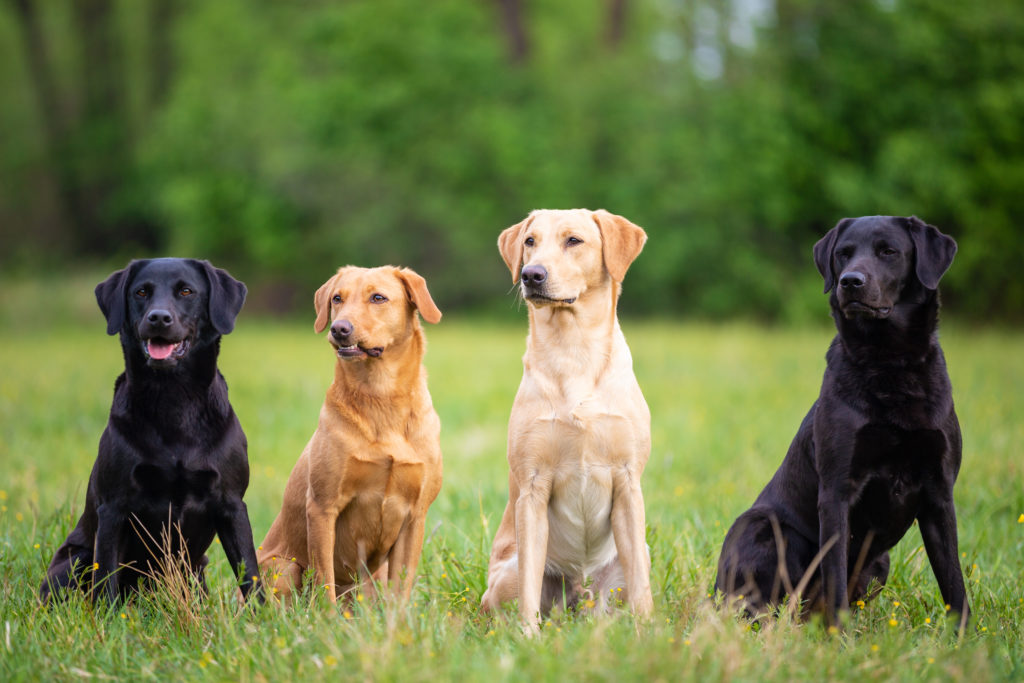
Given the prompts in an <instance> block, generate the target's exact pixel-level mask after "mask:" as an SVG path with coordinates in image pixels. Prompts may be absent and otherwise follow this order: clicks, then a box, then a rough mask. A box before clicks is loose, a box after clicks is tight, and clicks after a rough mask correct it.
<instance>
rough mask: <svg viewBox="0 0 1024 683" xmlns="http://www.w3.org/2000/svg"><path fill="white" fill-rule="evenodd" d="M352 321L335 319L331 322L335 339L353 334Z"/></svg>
mask: <svg viewBox="0 0 1024 683" xmlns="http://www.w3.org/2000/svg"><path fill="white" fill-rule="evenodd" d="M352 329H353V328H352V323H350V322H349V321H347V320H335V321H334V322H333V323H331V335H332V336H333V337H334V338H335V339H341V338H342V337H347V336H349V335H351V334H352Z"/></svg>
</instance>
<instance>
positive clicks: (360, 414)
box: [257, 266, 441, 602]
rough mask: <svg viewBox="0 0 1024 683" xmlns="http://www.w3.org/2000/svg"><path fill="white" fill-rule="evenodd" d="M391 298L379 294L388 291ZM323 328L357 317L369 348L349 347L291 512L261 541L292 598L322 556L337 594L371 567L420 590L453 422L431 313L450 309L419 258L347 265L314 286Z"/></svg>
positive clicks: (299, 469) (295, 485) (319, 579)
mask: <svg viewBox="0 0 1024 683" xmlns="http://www.w3.org/2000/svg"><path fill="white" fill-rule="evenodd" d="M381 296H382V297H383V298H384V299H386V301H379V297H381ZM314 305H315V308H316V313H317V319H316V323H315V325H314V328H315V329H316V331H317V332H318V333H319V332H322V331H323V330H324V329H325V328H327V327H329V323H333V322H335V321H342V320H347V321H349V322H350V323H351V324H352V327H353V333H352V339H353V340H354V341H355V343H356V344H358V346H359V347H360V348H363V349H381V353H380V356H379V357H370V356H360V357H356V358H343V357H342V356H341V353H340V352H339V351H338V346H339V343H338V342H337V340H335V339H333V338H332V336H331V334H330V333H328V335H327V336H328V340H329V341H331V343H332V348H333V349H334V350H335V352H336V354H337V355H338V359H337V361H336V365H335V370H334V381H333V383H332V384H331V386H330V388H329V389H328V390H327V397H326V399H325V400H324V404H323V407H322V408H321V410H320V422H319V425H318V427H317V429H316V431H315V432H314V433H313V436H312V438H311V439H310V441H309V444H308V445H307V446H306V448H305V450H304V451H303V452H302V455H301V456H300V457H299V460H298V462H297V463H296V465H295V468H294V469H293V470H292V473H291V475H290V476H289V478H288V483H287V485H286V487H285V491H284V503H283V505H282V508H281V512H280V514H278V516H277V519H275V520H274V523H273V524H272V525H271V527H270V530H269V531H268V532H267V537H266V539H264V541H263V544H262V545H261V546H260V548H259V550H258V553H257V555H258V559H259V563H260V568H261V569H262V571H263V573H264V575H265V576H267V577H268V578H269V579H270V580H271V581H272V585H273V587H274V589H276V590H275V591H274V593H275V594H276V595H277V596H279V597H281V598H283V599H285V600H287V599H288V598H289V597H290V596H291V593H292V591H294V590H295V589H296V588H298V586H299V584H300V581H301V580H302V575H303V572H304V571H305V570H306V569H307V568H308V567H312V568H313V570H314V574H315V577H316V584H317V585H318V586H319V587H322V588H323V589H324V590H326V593H327V596H328V598H329V599H330V600H331V601H332V602H334V601H336V599H337V597H338V596H339V595H343V594H345V593H347V592H350V591H351V590H353V589H354V588H356V587H357V586H360V585H361V584H362V585H363V586H364V587H365V589H366V590H368V591H372V584H369V583H365V580H366V579H367V578H369V577H371V576H372V577H373V578H375V579H378V580H384V579H386V580H387V581H388V582H389V583H390V584H391V585H392V586H396V587H397V590H398V592H399V594H400V595H401V596H402V597H403V598H406V599H407V598H408V597H409V594H410V592H411V591H412V586H413V581H414V579H415V575H416V567H417V565H418V563H419V559H420V553H421V550H422V547H423V535H424V525H425V521H426V515H427V507H428V506H429V505H430V504H431V503H432V502H433V501H434V499H435V498H436V497H437V494H438V491H439V490H440V488H441V447H440V430H441V423H440V420H439V419H438V416H437V413H436V412H435V411H434V407H433V404H432V402H431V399H430V393H429V392H428V391H427V374H426V370H425V369H424V368H423V365H422V361H423V353H424V350H425V341H424V338H423V332H422V330H421V328H420V323H419V318H418V317H417V315H416V312H417V310H419V313H420V314H421V315H422V316H423V318H424V320H426V321H428V322H432V323H436V322H438V321H439V320H440V319H441V312H440V311H439V310H438V309H437V306H436V305H435V304H434V302H433V300H432V299H431V297H430V293H429V292H428V291H427V287H426V283H425V282H424V280H423V278H422V277H420V276H419V275H417V274H416V273H414V272H413V271H411V270H408V269H399V268H393V267H391V266H385V267H382V268H373V269H366V268H355V267H352V266H348V267H345V268H341V269H340V270H339V271H338V273H337V274H336V275H335V276H334V277H332V278H331V279H330V280H328V281H327V282H326V283H324V285H323V286H322V287H320V289H319V290H318V291H317V293H316V295H315V297H314Z"/></svg>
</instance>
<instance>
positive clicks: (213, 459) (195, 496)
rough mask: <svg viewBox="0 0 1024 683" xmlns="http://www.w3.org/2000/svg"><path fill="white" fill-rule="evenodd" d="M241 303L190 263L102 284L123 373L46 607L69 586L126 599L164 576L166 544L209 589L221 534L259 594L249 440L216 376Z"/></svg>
mask: <svg viewBox="0 0 1024 683" xmlns="http://www.w3.org/2000/svg"><path fill="white" fill-rule="evenodd" d="M245 295H246V289H245V285H244V284H242V283H241V282H239V281H237V280H235V279H234V278H232V277H231V276H230V275H229V274H228V273H227V272H225V271H223V270H221V269H219V268H214V267H213V266H212V265H210V264H209V263H208V262H206V261H197V260H194V259H155V260H140V261H132V262H131V263H130V264H128V267H127V268H125V269H123V270H119V271H117V272H115V273H112V274H111V275H110V277H108V278H107V279H106V280H105V281H103V282H101V283H100V284H99V285H97V287H96V300H97V302H98V303H99V306H100V309H101V310H102V311H103V314H104V315H105V316H106V318H107V333H108V334H111V335H113V334H120V339H121V347H122V350H123V352H124V361H125V371H124V373H123V374H122V375H121V376H119V377H118V378H117V381H116V382H115V384H114V402H113V405H112V406H111V409H110V419H109V422H108V423H107V428H106V430H104V432H103V435H102V436H101V437H100V445H99V454H98V456H97V458H96V462H95V464H94V465H93V468H92V474H91V475H90V477H89V486H88V490H87V492H86V498H85V509H84V511H83V513H82V516H81V518H80V519H79V520H78V524H77V526H76V527H75V529H74V530H73V531H72V532H71V534H70V535H69V536H68V538H67V540H66V541H64V543H63V545H61V547H60V548H59V549H58V550H57V552H56V554H55V555H54V557H53V560H52V561H51V562H50V566H49V568H48V569H47V573H46V578H45V579H44V580H43V583H42V586H41V587H40V589H39V593H40V597H41V598H42V599H43V600H47V599H48V598H49V597H50V596H51V594H54V595H56V594H59V593H61V592H63V591H64V590H66V589H68V588H78V589H81V590H85V591H90V592H92V593H93V595H94V596H98V595H105V596H106V597H107V598H109V599H111V600H113V599H116V598H118V597H124V596H126V595H127V594H129V593H130V592H131V591H132V590H134V589H136V587H137V586H138V583H139V579H140V578H142V577H143V576H144V575H157V574H159V573H160V562H161V560H162V559H163V558H164V551H165V550H166V549H167V548H168V545H167V542H168V541H167V539H168V538H169V543H170V546H169V547H170V550H171V553H172V557H175V558H176V557H178V556H179V552H181V551H184V553H183V556H184V558H185V561H184V565H185V566H184V567H183V569H185V570H186V571H189V572H192V573H193V574H194V575H195V576H196V577H197V578H198V579H199V581H200V582H201V585H202V586H203V588H204V589H205V581H204V578H203V573H204V569H205V567H206V564H207V558H206V555H205V554H204V553H205V552H206V550H207V549H208V548H209V547H210V544H211V543H212V541H213V538H214V535H215V534H216V535H218V536H219V537H220V540H221V543H222V544H223V546H224V552H225V554H226V555H227V557H228V560H229V562H230V563H231V566H232V567H233V568H234V569H235V570H236V572H238V573H239V578H240V579H241V582H240V587H241V590H242V593H243V595H245V596H248V594H249V593H250V592H251V591H252V590H253V589H254V583H253V581H252V578H251V577H252V576H254V575H256V573H257V571H258V570H257V564H256V551H255V548H254V547H253V540H252V529H251V527H250V524H249V516H248V512H247V510H246V507H245V503H244V502H242V496H243V495H244V494H245V490H246V488H247V487H248V485H249V463H248V459H247V455H246V447H247V444H246V439H245V434H244V433H243V432H242V428H241V426H240V425H239V423H238V418H236V417H235V413H234V411H233V410H232V408H231V404H230V403H229V402H228V388H227V384H226V383H225V382H224V377H223V376H222V375H221V374H220V371H219V370H218V369H217V355H218V353H219V351H220V338H221V335H222V334H227V333H228V332H231V330H232V329H234V322H235V317H236V316H237V315H238V312H239V311H240V310H241V308H242V304H243V302H244V301H245ZM151 340H153V343H152V344H150V343H149V342H150V341H151ZM174 344H177V345H176V346H175V345H174ZM161 347H162V350H161ZM168 349H174V350H173V352H169V351H168ZM151 351H152V353H151ZM164 356H166V357H164ZM169 522H170V527H169V526H168V523H169ZM243 566H244V574H242V573H241V572H242V570H243ZM94 567H95V568H94Z"/></svg>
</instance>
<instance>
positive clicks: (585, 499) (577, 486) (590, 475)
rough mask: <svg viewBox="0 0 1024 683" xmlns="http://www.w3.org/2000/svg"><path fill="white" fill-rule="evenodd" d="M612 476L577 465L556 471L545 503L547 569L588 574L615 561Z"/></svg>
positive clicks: (600, 469) (604, 468) (600, 468)
mask: <svg viewBox="0 0 1024 683" xmlns="http://www.w3.org/2000/svg"><path fill="white" fill-rule="evenodd" d="M611 510H612V473H611V469H610V468H609V467H607V466H604V465H588V464H586V463H578V464H577V465H575V466H566V467H561V468H558V469H556V471H555V473H554V480H553V482H552V487H551V498H550V500H549V501H548V559H547V563H548V566H549V567H550V568H552V569H555V570H557V571H560V572H564V573H570V574H588V573H591V572H593V571H595V570H597V569H598V568H600V567H602V566H604V565H605V564H607V563H608V562H610V561H611V560H612V558H614V557H615V541H614V537H613V536H612V528H611Z"/></svg>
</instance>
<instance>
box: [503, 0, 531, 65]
mask: <svg viewBox="0 0 1024 683" xmlns="http://www.w3.org/2000/svg"><path fill="white" fill-rule="evenodd" d="M498 6H499V9H500V10H501V26H502V32H503V33H504V34H505V40H506V41H507V42H508V54H509V61H511V62H512V63H513V64H522V63H523V62H524V61H526V56H527V54H528V53H529V45H528V43H527V39H526V27H525V25H524V24H523V3H522V0H498Z"/></svg>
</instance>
